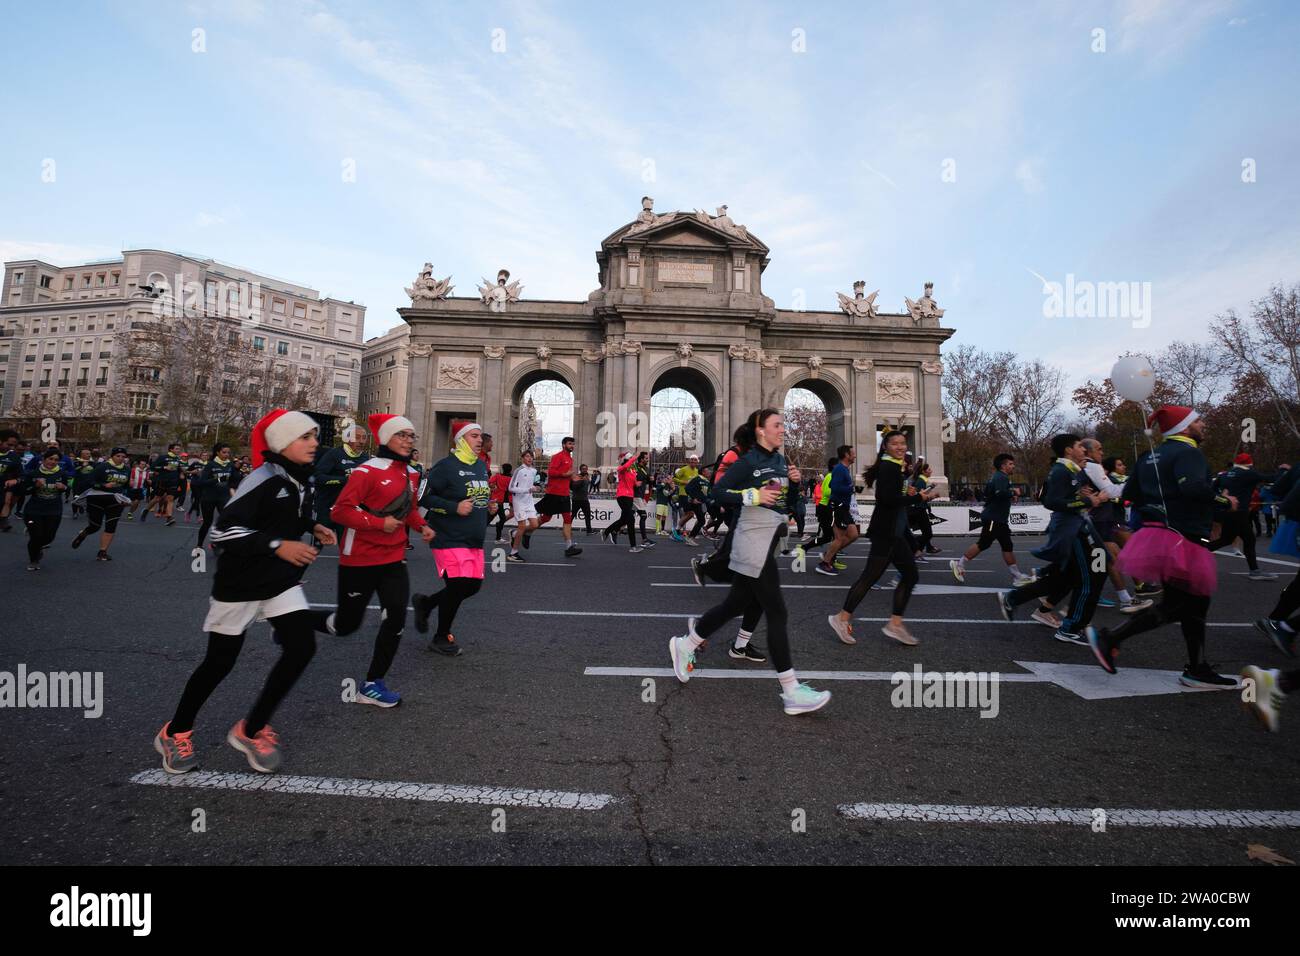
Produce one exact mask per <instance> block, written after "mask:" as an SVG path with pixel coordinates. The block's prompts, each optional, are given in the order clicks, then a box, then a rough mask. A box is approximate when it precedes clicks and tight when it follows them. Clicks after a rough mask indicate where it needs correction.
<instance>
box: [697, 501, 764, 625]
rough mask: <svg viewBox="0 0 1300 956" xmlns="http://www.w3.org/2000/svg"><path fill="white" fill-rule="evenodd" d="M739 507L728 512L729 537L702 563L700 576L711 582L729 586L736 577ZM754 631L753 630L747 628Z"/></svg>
mask: <svg viewBox="0 0 1300 956" xmlns="http://www.w3.org/2000/svg"><path fill="white" fill-rule="evenodd" d="M738 511H739V506H738V505H736V506H733V507H731V508H728V509H727V511H726V521H727V536H726V537H725V538H723V539H722V544H720V545H718V549H717V550H716V551H714V552H713V553H712V554H711V555H709V556H708V557H707V558H705V559H704V560H703V561H701V562H700V576H701V577H703V578H707V579H708V580H710V581H717V582H718V583H720V584H727V583H729V582H730V581H731V579H732V578H734V577H735V572H734V571H732V570H731V567H730V564H731V539H732V538H733V537H735V534H736V517H737V512H738ZM745 630H747V631H748V630H752V628H748V627H747V628H745Z"/></svg>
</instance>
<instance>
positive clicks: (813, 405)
mask: <svg viewBox="0 0 1300 956" xmlns="http://www.w3.org/2000/svg"><path fill="white" fill-rule="evenodd" d="M781 406H782V408H783V409H784V410H785V417H786V420H787V421H786V431H787V441H788V442H789V443H791V445H792V450H795V449H797V450H796V451H795V456H796V457H798V458H803V459H806V460H800V461H797V462H796V463H797V464H799V465H801V466H803V467H808V468H824V467H825V466H826V460H827V459H828V458H834V457H835V449H837V448H838V447H839V446H841V445H844V444H847V441H846V435H847V434H848V429H847V428H846V427H845V414H844V412H845V402H844V396H843V395H842V394H841V392H840V390H839V389H838V388H837V387H836V386H835V385H834V384H833V383H832V382H829V381H827V380H826V379H824V378H800V379H797V380H795V381H792V382H788V383H786V387H785V389H784V394H783V395H782V397H781ZM819 415H820V416H823V417H824V418H823V420H824V426H821V424H820V423H819V422H818V417H819ZM818 430H821V431H822V433H823V437H822V441H821V448H820V451H817V450H816V449H814V448H812V447H809V445H810V436H809V434H808V433H810V432H814V433H815V432H816V431H818ZM799 431H802V432H804V434H798V432H799ZM787 457H789V453H787Z"/></svg>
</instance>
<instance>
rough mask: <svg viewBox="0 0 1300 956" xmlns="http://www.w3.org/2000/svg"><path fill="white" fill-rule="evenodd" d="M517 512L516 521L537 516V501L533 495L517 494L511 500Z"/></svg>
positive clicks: (528, 519) (530, 519)
mask: <svg viewBox="0 0 1300 956" xmlns="http://www.w3.org/2000/svg"><path fill="white" fill-rule="evenodd" d="M510 504H511V507H512V508H513V509H514V512H515V521H516V522H519V521H532V520H533V519H534V518H536V517H537V502H536V501H534V500H533V496H532V495H516V496H514V497H513V498H512V499H511V501H510Z"/></svg>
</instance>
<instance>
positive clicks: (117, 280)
mask: <svg viewBox="0 0 1300 956" xmlns="http://www.w3.org/2000/svg"><path fill="white" fill-rule="evenodd" d="M121 284H122V273H120V272H114V273H113V288H115V289H116V288H117V287H118V286H120V285H121Z"/></svg>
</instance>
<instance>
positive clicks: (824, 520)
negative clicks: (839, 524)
mask: <svg viewBox="0 0 1300 956" xmlns="http://www.w3.org/2000/svg"><path fill="white" fill-rule="evenodd" d="M814 511H815V513H816V515H817V540H816V541H814V542H813V543H812V544H810V545H808V547H810V548H820V547H821V546H822V545H824V544H830V543H831V542H832V541H834V540H835V529H834V528H833V527H832V523H833V522H834V520H835V512H834V511H833V510H832V509H831V506H830V505H818V506H817V507H816V508H815V509H814Z"/></svg>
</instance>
